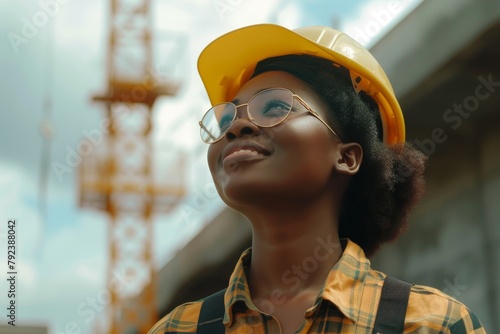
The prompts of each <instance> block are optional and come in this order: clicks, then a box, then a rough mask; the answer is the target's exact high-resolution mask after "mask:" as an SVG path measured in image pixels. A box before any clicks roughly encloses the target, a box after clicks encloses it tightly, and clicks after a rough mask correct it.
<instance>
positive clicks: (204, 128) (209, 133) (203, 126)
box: [198, 121, 217, 140]
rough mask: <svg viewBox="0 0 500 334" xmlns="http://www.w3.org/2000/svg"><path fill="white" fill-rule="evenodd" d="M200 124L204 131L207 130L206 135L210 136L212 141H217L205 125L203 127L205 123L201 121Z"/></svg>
mask: <svg viewBox="0 0 500 334" xmlns="http://www.w3.org/2000/svg"><path fill="white" fill-rule="evenodd" d="M198 124H199V125H200V127H201V128H203V130H205V132H206V133H208V135H209V136H210V138H212V140H216V139H217V138H215V137H214V136H213V135H212V133H211V132H210V131H208V129H207V128H206V127H205V125H203V123H202V122H201V121H199V122H198Z"/></svg>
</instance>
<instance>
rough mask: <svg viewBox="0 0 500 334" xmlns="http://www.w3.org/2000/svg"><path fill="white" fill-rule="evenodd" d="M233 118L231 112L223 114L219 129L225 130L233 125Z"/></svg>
mask: <svg viewBox="0 0 500 334" xmlns="http://www.w3.org/2000/svg"><path fill="white" fill-rule="evenodd" d="M232 120H233V117H232V116H231V115H229V114H226V115H223V116H222V117H221V119H220V120H219V129H220V130H221V131H222V132H223V131H225V130H227V128H229V126H230V125H231V121H232Z"/></svg>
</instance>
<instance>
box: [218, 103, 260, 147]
mask: <svg viewBox="0 0 500 334" xmlns="http://www.w3.org/2000/svg"><path fill="white" fill-rule="evenodd" d="M236 116H237V117H236V119H235V120H234V122H233V123H232V124H231V125H230V126H229V128H228V129H227V131H226V138H227V139H229V140H233V139H236V138H238V137H242V136H251V135H256V134H258V133H259V132H260V128H259V127H258V126H257V125H256V124H254V123H253V122H252V121H250V119H249V118H248V117H249V116H248V113H247V111H246V106H245V107H241V108H238V111H237V114H236Z"/></svg>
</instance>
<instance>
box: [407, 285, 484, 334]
mask: <svg viewBox="0 0 500 334" xmlns="http://www.w3.org/2000/svg"><path fill="white" fill-rule="evenodd" d="M412 327H414V328H415V329H417V328H419V329H421V328H422V327H424V328H427V329H428V331H429V332H431V333H433V331H436V333H478V334H479V333H485V332H484V329H483V327H482V325H481V323H480V322H479V320H478V319H477V317H476V316H475V315H474V313H472V312H471V311H470V310H469V309H468V308H467V306H466V305H465V304H463V303H462V302H460V301H458V300H457V299H455V298H453V297H452V296H450V295H447V294H446V293H444V292H442V291H440V290H438V289H435V288H433V287H429V286H425V285H419V284H414V285H413V286H412V287H411V290H410V298H409V300H408V308H407V310H406V320H405V328H406V329H411V328H412ZM410 332H412V331H410Z"/></svg>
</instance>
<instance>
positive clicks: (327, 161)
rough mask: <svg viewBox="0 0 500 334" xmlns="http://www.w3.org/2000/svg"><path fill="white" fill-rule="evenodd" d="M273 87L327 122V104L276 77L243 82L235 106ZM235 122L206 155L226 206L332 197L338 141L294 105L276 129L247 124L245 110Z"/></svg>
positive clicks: (282, 75) (292, 80) (288, 78)
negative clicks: (323, 194)
mask: <svg viewBox="0 0 500 334" xmlns="http://www.w3.org/2000/svg"><path fill="white" fill-rule="evenodd" d="M278 87H281V88H287V89H289V90H290V91H292V92H293V93H294V94H296V95H298V96H300V97H301V98H302V99H303V100H304V101H305V102H306V103H307V104H308V105H309V107H310V108H312V109H313V110H315V111H316V112H318V113H319V115H320V117H321V118H322V119H326V113H327V106H326V103H325V102H324V101H323V100H322V99H321V98H319V96H318V95H316V94H315V93H314V92H313V91H312V90H311V89H310V88H309V86H308V85H307V84H306V83H304V82H303V81H301V80H300V79H298V78H296V77H294V76H293V75H291V74H289V73H286V72H281V71H270V72H265V73H262V74H260V75H258V76H256V77H255V78H253V79H251V80H250V81H248V82H247V83H246V84H245V85H244V86H243V87H242V88H241V89H240V91H239V92H238V94H237V95H236V97H235V104H236V105H240V104H243V103H247V102H248V100H249V99H251V98H252V97H253V96H254V95H255V94H256V93H257V92H259V91H261V90H263V89H267V88H278ZM236 100H237V101H236ZM237 116H238V118H237V119H236V120H235V121H234V122H233V123H232V124H231V125H230V127H229V128H228V130H227V132H226V133H225V135H224V137H223V138H222V139H221V140H219V141H218V142H216V143H214V144H211V145H210V147H209V149H208V165H209V167H210V172H211V173H212V177H213V180H214V183H215V185H216V187H217V190H218V192H219V194H220V196H221V198H222V199H223V200H224V201H225V202H226V203H227V204H228V205H229V206H232V207H234V208H236V209H238V208H241V207H244V206H248V205H250V206H251V205H252V204H258V203H266V204H273V203H276V204H279V203H278V202H279V201H287V202H288V203H293V202H296V201H297V200H298V201H300V202H302V201H304V200H307V199H308V198H309V199H311V198H314V196H316V195H319V194H320V193H321V192H323V191H331V188H332V184H331V182H330V181H331V176H332V172H333V170H334V166H335V160H336V158H338V148H337V146H338V144H339V140H338V139H337V138H336V137H335V136H334V135H333V134H332V133H331V132H330V130H329V129H328V128H327V127H326V126H325V125H324V124H323V123H321V122H320V121H319V120H318V119H317V118H316V117H314V116H313V115H312V114H311V113H310V112H308V111H307V109H306V108H305V107H304V106H303V105H302V104H301V103H299V102H298V101H297V100H296V99H294V101H293V109H292V111H291V113H290V115H289V116H288V117H287V119H286V120H285V121H284V122H282V123H281V124H279V125H277V126H275V127H271V128H260V127H258V126H257V125H255V124H253V123H252V122H250V120H249V119H248V115H247V111H246V106H242V107H239V108H238V115H237ZM276 201H278V202H276Z"/></svg>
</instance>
